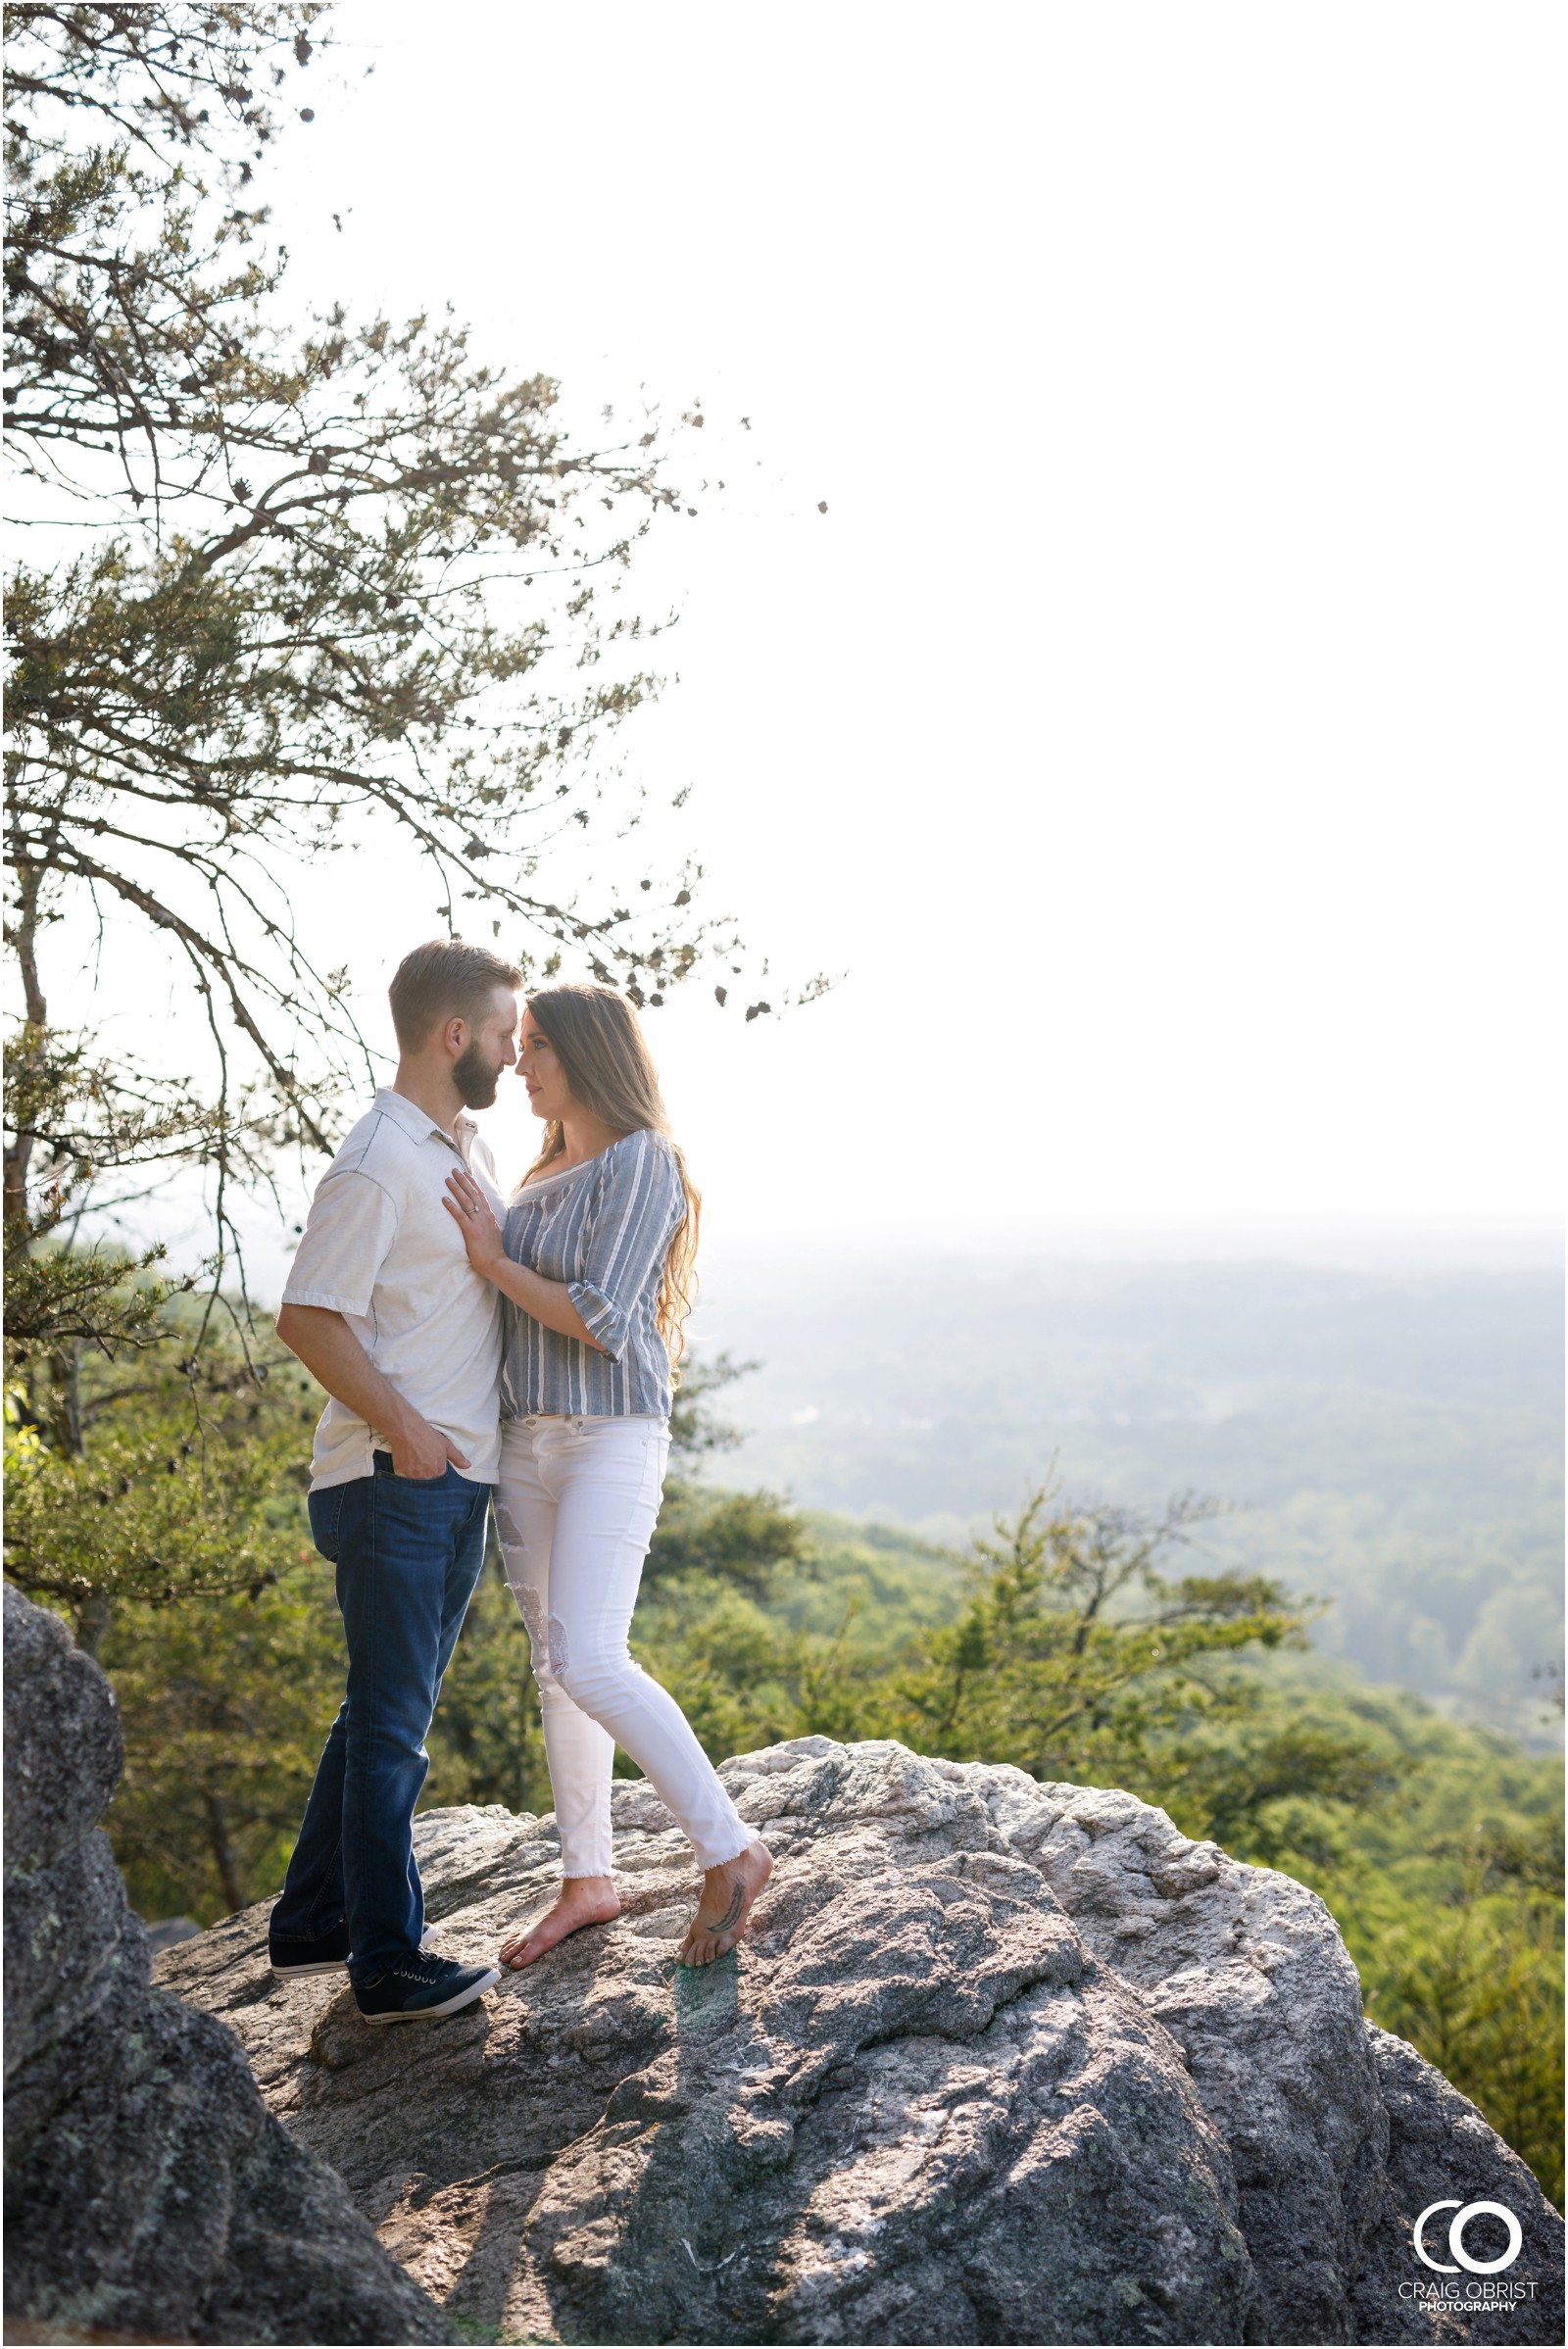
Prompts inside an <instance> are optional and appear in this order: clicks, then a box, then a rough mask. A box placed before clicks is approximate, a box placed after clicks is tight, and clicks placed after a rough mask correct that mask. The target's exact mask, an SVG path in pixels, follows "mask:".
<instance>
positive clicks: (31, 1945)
mask: <svg viewBox="0 0 1568 2349" xmlns="http://www.w3.org/2000/svg"><path fill="white" fill-rule="evenodd" d="M5 1727H6V1757H5V1831H6V1840H5V1969H6V1971H5V2079H6V2119H5V2136H6V2234H7V2240H6V2279H5V2281H6V2309H7V2314H8V2326H7V2337H8V2338H13V2339H17V2338H25V2339H31V2340H62V2341H64V2340H86V2339H105V2340H124V2341H148V2340H163V2341H170V2340H179V2341H244V2342H261V2341H342V2342H353V2341H373V2342H395V2341H445V2340H448V2339H450V2338H451V2335H450V2332H449V2330H448V2328H447V2325H446V2322H445V2320H444V2319H443V2318H442V2316H441V2315H440V2313H439V2312H438V2311H437V2310H436V2309H435V2308H434V2307H433V2306H432V2305H431V2303H430V2302H429V2300H427V2299H426V2297H425V2295H424V2294H423V2293H422V2292H421V2291H420V2290H419V2289H418V2288H417V2285H416V2284H414V2283H413V2282H411V2280H410V2279H409V2277H408V2276H407V2275H406V2274H405V2273H404V2272H403V2270H402V2269H401V2268H400V2267H399V2266H398V2265H397V2264H396V2262H395V2261H394V2260H393V2259H391V2258H389V2257H388V2255H387V2253H386V2252H385V2251H383V2250H382V2248H381V2246H380V2244H379V2243H378V2242H377V2241H376V2239H375V2235H374V2233H373V2232H372V2230H371V2228H370V2227H369V2226H368V2224H367V2222H366V2221H365V2219H363V2218H362V2217H361V2215H360V2213H359V2212H358V2211H357V2210H356V2209H355V2207H354V2204H353V2203H352V2201H351V2200H350V2198H349V2196H348V2194H347V2192H346V2191H345V2189H344V2186H343V2183H342V2181H341V2179H339V2178H336V2177H335V2176H334V2175H333V2173H332V2172H331V2170H330V2169H328V2168H327V2166H326V2165H325V2163H324V2162H322V2161H321V2160H319V2158H318V2157H317V2155H315V2154H314V2153H312V2152H310V2151H309V2150H308V2149H307V2148H306V2147H304V2146H303V2145H301V2144H299V2143H298V2142H296V2140H295V2139H294V2138H292V2137H291V2136H290V2135H289V2134H288V2132H287V2131H286V2130H285V2129H282V2128H281V2127H280V2126H279V2125H278V2123H277V2122H276V2121H275V2120H274V2119H273V2118H272V2116H271V2115H270V2113H269V2112H268V2110H267V2108H266V2106H265V2104H264V2103H263V2102H262V2099H261V2097H260V2096H259V2095H258V2093H257V2090H256V2084H255V2082H254V2080H252V2079H251V2076H250V2072H249V2070H248V2068H247V2066H246V2062H245V2057H244V2054H243V2052H242V2050H241V2048H240V2046H239V2044H238V2042H237V2040H236V2039H235V2037H234V2035H233V2033H232V2032H231V2031H227V2030H225V2029H224V2027H223V2026H222V2024H221V2023H219V2022H216V2021H215V2020H214V2019H213V2018H212V2017H211V2016H210V2015H207V2014H203V2013H200V2012H197V2011H195V2010H193V2009H191V2008H189V2007H186V2006H184V2005H182V2004H181V2003H180V2001H179V2000H178V1999H177V1998H175V1997H173V1996H172V1995H171V1994H170V1993H169V1992H168V1991H167V1990H163V1989H155V1988H154V1987H153V1986H152V1982H151V1972H150V1959H149V1954H148V1949H147V1940H146V1935H145V1933H144V1932H143V1930H142V1928H141V1926H140V1925H139V1924H138V1922H137V1920H136V1919H135V1918H134V1917H133V1916H131V1914H130V1912H129V1910H128V1908H127V1906H126V1902H125V1888H124V1885H123V1883H122V1881H121V1876H120V1872H119V1870H118V1869H117V1868H116V1866H115V1862H114V1855H113V1853H112V1852H111V1850H110V1848H109V1839H108V1837H107V1836H106V1835H103V1834H102V1833H101V1831H100V1830H99V1828H98V1824H97V1823H98V1819H99V1817H100V1815H101V1813H102V1812H103V1810H104V1807H105V1805H106V1804H107V1802H108V1800H109V1797H110V1795H111V1793H112V1792H113V1790H114V1787H115V1785H116V1782H117V1780H118V1779H119V1776H120V1768H121V1740H120V1723H119V1720H118V1717H117V1715H116V1711H115V1700H114V1695H113V1692H112V1690H111V1688H110V1686H109V1683H108V1681H107V1680H106V1679H105V1677H104V1675H103V1673H102V1672H100V1671H99V1669H98V1666H97V1665H96V1664H95V1663H93V1662H92V1660H91V1659H90V1658H89V1657H87V1656H85V1655H83V1654H82V1653H81V1652H80V1650H79V1649H77V1648H75V1647H73V1645H72V1642H71V1639H70V1637H69V1635H68V1634H67V1631H66V1628H65V1626H64V1624H62V1623H61V1622H60V1620H59V1618H58V1617H57V1616H54V1615H51V1614H49V1613H47V1612H46V1611H45V1610H44V1609H43V1608H41V1607H35V1606H32V1605H31V1604H29V1602H28V1601H27V1600H26V1599H25V1598H24V1597H22V1596H21V1594H20V1593H19V1592H18V1591H16V1590H13V1589H12V1588H11V1587H10V1586H9V1585H7V1587H6V1593H5Z"/></svg>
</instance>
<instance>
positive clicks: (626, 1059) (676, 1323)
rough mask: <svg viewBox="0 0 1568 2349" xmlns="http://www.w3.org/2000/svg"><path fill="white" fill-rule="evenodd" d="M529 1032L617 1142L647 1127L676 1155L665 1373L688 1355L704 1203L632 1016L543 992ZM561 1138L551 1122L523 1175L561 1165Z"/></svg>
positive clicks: (579, 995)
mask: <svg viewBox="0 0 1568 2349" xmlns="http://www.w3.org/2000/svg"><path fill="white" fill-rule="evenodd" d="M527 1002H528V1009H529V1010H530V1011H531V1012H532V1014H533V1018H534V1024H535V1026H536V1027H538V1028H539V1029H540V1030H541V1031H542V1033H543V1034H544V1035H545V1036H546V1037H547V1038H548V1039H549V1041H550V1043H551V1045H552V1046H553V1047H554V1050H555V1053H556V1057H557V1058H558V1059H559V1060H560V1062H561V1065H562V1067H563V1068H564V1070H565V1072H566V1082H567V1084H568V1085H569V1086H570V1087H571V1092H572V1099H573V1100H574V1101H581V1103H582V1105H583V1107H584V1108H585V1109H587V1110H590V1111H591V1112H592V1114H593V1115H594V1116H595V1117H599V1118H603V1120H604V1122H605V1124H606V1125H607V1126H613V1127H614V1129H615V1132H616V1133H617V1134H634V1133H636V1132H637V1131H638V1130H639V1129H640V1128H642V1127H644V1126H647V1127H651V1128H652V1130H653V1132H654V1133H656V1134H662V1135H663V1137H664V1139H665V1141H666V1142H667V1143H668V1144H669V1147H670V1149H671V1150H673V1151H674V1153H675V1164H676V1166H677V1167H678V1168H679V1170H680V1187H681V1189H682V1191H683V1192H684V1193H685V1195H686V1212H685V1214H684V1215H683V1216H682V1217H681V1220H680V1222H679V1223H678V1224H677V1225H676V1226H675V1229H674V1232H673V1233H672V1234H671V1236H670V1243H669V1248H668V1249H667V1251H666V1253H665V1256H664V1271H663V1277H662V1280H661V1282H660V1287H659V1304H658V1308H657V1313H656V1319H657V1322H658V1326H659V1335H660V1336H661V1338H662V1340H663V1341H664V1345H665V1346H666V1347H667V1349H668V1352H669V1359H670V1364H671V1367H673V1366H675V1365H676V1364H678V1363H679V1361H680V1358H681V1355H682V1354H683V1353H684V1352H685V1350H686V1331H685V1323H686V1316H687V1314H688V1313H690V1311H691V1309H692V1306H693V1305H694V1304H695V1302H696V1301H697V1272H696V1265H697V1231H698V1224H699V1222H700V1220H701V1217H702V1211H703V1195H702V1193H701V1192H700V1191H699V1190H698V1188H697V1186H696V1184H695V1183H694V1182H693V1181H692V1178H691V1176H690V1174H689V1173H688V1172H687V1168H686V1159H685V1155H684V1153H683V1151H682V1150H681V1147H680V1144H679V1143H678V1142H677V1141H676V1140H675V1137H674V1135H673V1133H672V1132H671V1131H670V1124H669V1112H668V1110H667V1109H666V1108H665V1107H664V1101H663V1097H662V1094H661V1092H660V1090H659V1071H658V1069H657V1068H656V1067H655V1066H654V1056H653V1054H652V1052H650V1051H649V1050H648V1039H647V1038H646V1036H644V1034H643V1032H642V1029H641V1027H640V1026H639V1024H638V1019H637V1013H636V1011H635V1010H634V1008H633V1007H632V1005H631V1004H630V1003H628V1002H627V1001H626V998H625V997H624V996H623V995H617V994H616V993H615V991H614V989H613V987H586V986H565V987H545V988H541V989H540V991H539V993H538V994H537V995H531V996H529V997H528V999H527ZM565 1147H566V1137H565V1135H564V1133H563V1132H562V1129H561V1126H560V1124H559V1122H558V1121H557V1120H556V1119H555V1118H552V1119H551V1120H550V1122H549V1123H548V1124H547V1126H546V1127H545V1138H544V1143H543V1146H542V1148H541V1149H540V1151H539V1155H538V1157H537V1158H535V1160H534V1162H533V1164H532V1165H531V1166H530V1167H529V1169H528V1172H529V1174H531V1175H532V1174H539V1173H541V1172H542V1171H543V1169H544V1168H545V1167H547V1166H549V1165H550V1164H551V1162H552V1161H553V1160H554V1159H556V1158H559V1157H560V1156H561V1154H562V1152H563V1151H564V1150H565Z"/></svg>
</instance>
